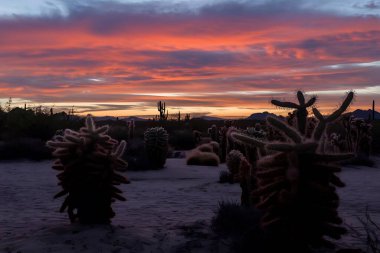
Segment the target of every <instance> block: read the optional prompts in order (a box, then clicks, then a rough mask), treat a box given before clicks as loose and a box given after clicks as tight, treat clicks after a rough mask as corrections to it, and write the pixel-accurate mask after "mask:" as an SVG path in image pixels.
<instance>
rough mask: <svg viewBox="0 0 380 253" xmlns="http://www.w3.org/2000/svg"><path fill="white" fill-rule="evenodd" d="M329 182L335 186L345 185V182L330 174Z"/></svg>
mask: <svg viewBox="0 0 380 253" xmlns="http://www.w3.org/2000/svg"><path fill="white" fill-rule="evenodd" d="M330 180H331V183H332V184H333V185H335V186H337V187H345V186H346V184H345V183H344V182H343V181H342V180H340V178H339V177H337V176H335V175H331V176H330Z"/></svg>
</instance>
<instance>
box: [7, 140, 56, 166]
mask: <svg viewBox="0 0 380 253" xmlns="http://www.w3.org/2000/svg"><path fill="white" fill-rule="evenodd" d="M51 158H52V156H51V152H50V150H49V149H48V148H47V147H46V145H45V142H44V141H42V140H40V139H36V138H27V137H24V138H16V139H11V140H6V141H2V142H0V160H14V159H29V160H35V161H39V160H44V159H51Z"/></svg>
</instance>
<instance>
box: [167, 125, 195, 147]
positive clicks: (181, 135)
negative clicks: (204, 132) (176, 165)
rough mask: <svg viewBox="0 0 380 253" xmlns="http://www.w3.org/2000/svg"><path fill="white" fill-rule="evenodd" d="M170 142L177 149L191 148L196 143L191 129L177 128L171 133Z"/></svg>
mask: <svg viewBox="0 0 380 253" xmlns="http://www.w3.org/2000/svg"><path fill="white" fill-rule="evenodd" d="M169 144H170V146H172V147H173V148H174V149H176V150H190V149H193V148H194V147H195V145H196V142H195V138H194V135H193V132H192V131H191V130H188V129H185V130H175V131H173V132H172V133H171V134H170V135H169Z"/></svg>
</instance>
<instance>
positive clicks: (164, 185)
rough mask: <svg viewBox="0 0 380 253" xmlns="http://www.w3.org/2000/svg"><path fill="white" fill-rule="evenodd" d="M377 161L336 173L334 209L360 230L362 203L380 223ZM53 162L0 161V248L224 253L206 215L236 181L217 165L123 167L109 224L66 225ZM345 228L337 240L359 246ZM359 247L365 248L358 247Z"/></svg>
mask: <svg viewBox="0 0 380 253" xmlns="http://www.w3.org/2000/svg"><path fill="white" fill-rule="evenodd" d="M373 159H374V160H375V161H376V164H377V165H376V166H375V167H373V168H369V167H358V166H345V167H344V169H343V171H342V172H341V173H340V176H341V178H342V179H343V181H344V182H345V183H346V187H345V188H342V189H339V195H340V197H341V205H340V215H341V217H342V218H344V220H345V223H346V224H348V225H349V226H350V227H353V228H355V229H357V230H358V231H359V232H361V234H362V235H365V234H364V230H363V226H362V224H361V223H360V222H359V220H358V217H360V218H364V217H365V211H366V208H368V212H369V214H370V215H371V217H372V219H373V220H374V221H375V222H377V224H380V198H379V192H380V183H379V182H380V157H373ZM51 163H52V162H51V161H43V162H29V161H19V162H3V163H1V164H0V252H14V253H16V252H35V253H42V252H115V253H116V252H136V253H137V252H229V250H228V249H229V247H228V244H229V242H228V241H226V240H220V239H218V238H216V236H215V235H214V234H213V233H212V231H211V229H210V228H209V227H210V222H211V219H212V217H213V216H214V213H215V211H216V210H217V207H218V203H219V202H221V201H229V202H239V201H240V192H241V191H240V187H239V185H238V184H234V185H231V184H219V183H218V177H219V172H220V171H221V170H225V169H226V167H225V165H224V164H222V165H220V166H219V167H205V166H187V165H186V162H185V159H168V160H167V163H166V167H165V168H164V169H163V170H157V171H145V172H132V171H130V172H127V173H126V175H127V176H128V177H129V179H130V180H131V181H132V183H131V184H129V185H123V186H121V189H122V190H123V192H124V194H123V196H125V197H126V198H127V201H126V202H115V203H114V204H113V208H114V210H115V212H116V217H115V218H114V219H113V220H112V224H111V225H101V226H81V225H78V224H70V222H69V219H68V217H67V214H66V213H59V211H58V210H59V207H60V205H61V203H62V199H53V196H54V194H56V193H57V192H58V191H59V190H60V187H58V186H57V179H56V177H55V175H56V171H54V170H52V169H51V167H50V166H51ZM356 237H357V236H356V235H355V233H349V234H348V235H346V236H345V237H344V238H343V239H342V240H340V241H339V242H338V244H339V245H342V246H343V247H344V246H350V245H353V246H355V247H364V245H362V239H363V238H356ZM364 249H365V248H364Z"/></svg>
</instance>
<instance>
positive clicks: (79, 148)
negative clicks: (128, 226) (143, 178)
mask: <svg viewBox="0 0 380 253" xmlns="http://www.w3.org/2000/svg"><path fill="white" fill-rule="evenodd" d="M107 131H108V126H102V127H100V128H97V127H96V126H95V124H94V121H93V119H92V118H91V117H89V116H88V117H87V118H86V125H85V127H82V128H81V129H80V130H79V131H78V132H76V131H73V130H70V129H66V130H65V131H64V134H63V135H58V136H55V137H54V138H53V139H52V140H51V141H48V142H47V146H48V147H49V148H51V149H52V150H53V156H54V157H55V158H56V160H55V161H54V164H53V166H52V168H53V169H55V170H58V171H60V173H59V174H58V175H57V178H58V180H59V185H61V186H62V188H63V190H62V191H61V192H59V193H58V194H56V195H55V198H58V197H62V196H66V198H65V200H64V201H63V204H62V206H61V208H60V211H61V212H63V211H64V210H65V209H67V212H68V215H69V218H70V220H71V222H75V221H76V220H77V219H78V220H79V222H80V223H85V224H94V223H109V222H110V220H111V218H113V217H114V216H115V213H114V211H113V210H112V207H111V203H112V202H113V201H114V200H122V201H124V200H125V198H124V197H122V196H121V195H120V193H121V190H119V189H118V188H116V187H115V185H118V184H121V183H128V182H129V181H128V180H127V179H126V178H125V177H124V176H122V175H120V174H118V173H117V172H119V171H120V172H123V171H125V170H126V168H127V163H126V162H125V161H124V160H123V159H121V156H122V154H123V152H124V149H125V146H126V142H125V141H122V142H121V143H120V144H118V142H117V141H116V140H114V139H112V138H111V137H109V136H108V135H107Z"/></svg>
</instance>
